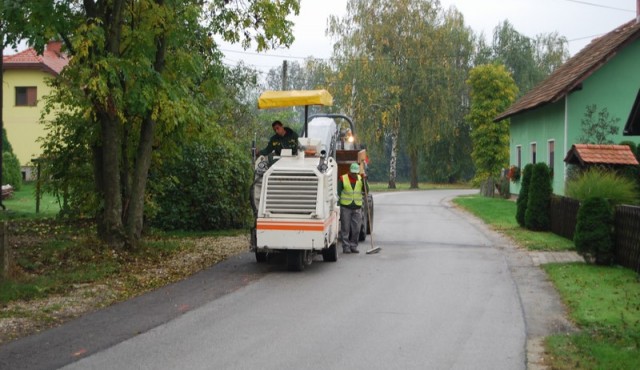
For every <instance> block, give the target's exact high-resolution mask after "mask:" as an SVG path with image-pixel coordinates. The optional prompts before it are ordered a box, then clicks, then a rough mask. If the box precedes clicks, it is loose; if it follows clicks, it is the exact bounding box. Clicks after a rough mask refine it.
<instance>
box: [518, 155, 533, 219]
mask: <svg viewBox="0 0 640 370" xmlns="http://www.w3.org/2000/svg"><path fill="white" fill-rule="evenodd" d="M532 171H533V164H531V163H529V164H527V165H526V166H524V169H523V170H522V184H521V186H520V194H518V200H517V201H516V205H517V211H516V221H518V225H520V226H522V227H524V226H525V222H524V215H525V212H526V211H527V202H528V201H529V184H530V183H531V173H532Z"/></svg>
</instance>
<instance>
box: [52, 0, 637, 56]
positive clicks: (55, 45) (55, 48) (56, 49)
mask: <svg viewBox="0 0 640 370" xmlns="http://www.w3.org/2000/svg"><path fill="white" fill-rule="evenodd" d="M638 2H640V0H638ZM61 49H62V41H55V40H51V41H49V42H48V43H47V47H46V48H45V50H46V51H50V52H53V53H55V54H56V55H60V50H61Z"/></svg>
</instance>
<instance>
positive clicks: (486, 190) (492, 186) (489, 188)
mask: <svg viewBox="0 0 640 370" xmlns="http://www.w3.org/2000/svg"><path fill="white" fill-rule="evenodd" d="M480 194H482V195H484V196H485V197H490V198H493V197H494V196H495V194H496V181H495V179H494V178H493V177H489V178H487V179H486V180H485V181H483V182H482V184H481V185H480Z"/></svg>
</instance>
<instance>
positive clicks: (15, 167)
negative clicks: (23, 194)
mask: <svg viewBox="0 0 640 370" xmlns="http://www.w3.org/2000/svg"><path fill="white" fill-rule="evenodd" d="M7 184H8V185H11V186H13V189H14V190H20V189H21V188H22V171H21V170H20V161H18V157H16V155H15V154H13V153H11V152H7V151H5V152H4V153H2V185H7Z"/></svg>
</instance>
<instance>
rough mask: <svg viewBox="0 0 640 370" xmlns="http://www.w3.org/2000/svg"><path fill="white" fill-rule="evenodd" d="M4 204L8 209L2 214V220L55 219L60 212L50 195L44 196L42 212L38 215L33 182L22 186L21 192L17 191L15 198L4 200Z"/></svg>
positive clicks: (41, 206) (55, 201)
mask: <svg viewBox="0 0 640 370" xmlns="http://www.w3.org/2000/svg"><path fill="white" fill-rule="evenodd" d="M2 204H4V206H5V207H6V210H5V211H4V212H0V220H6V219H13V218H41V217H53V216H55V215H56V214H58V211H59V210H60V207H59V205H58V201H57V199H56V198H55V197H53V196H51V195H50V194H42V195H41V199H40V212H39V213H36V187H35V184H34V183H32V182H29V183H24V184H22V188H21V189H20V191H15V192H14V193H13V196H12V197H11V198H9V199H4V200H3V201H2Z"/></svg>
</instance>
